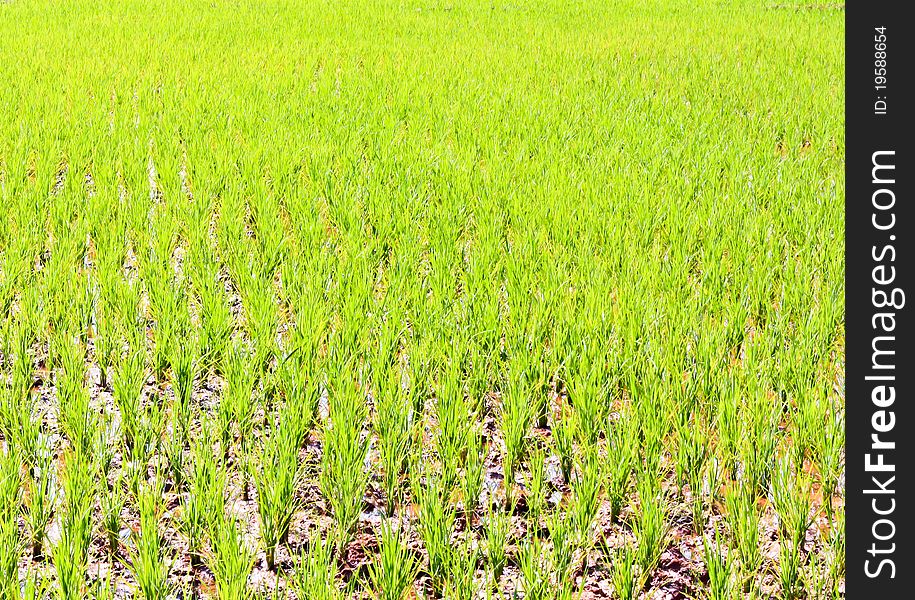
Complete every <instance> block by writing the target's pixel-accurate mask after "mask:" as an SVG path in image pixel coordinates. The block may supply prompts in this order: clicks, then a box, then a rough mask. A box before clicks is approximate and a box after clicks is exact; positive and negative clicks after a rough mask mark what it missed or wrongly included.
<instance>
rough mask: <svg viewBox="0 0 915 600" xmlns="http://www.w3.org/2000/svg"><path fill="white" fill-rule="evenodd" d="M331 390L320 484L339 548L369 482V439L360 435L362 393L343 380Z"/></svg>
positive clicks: (363, 415)
mask: <svg viewBox="0 0 915 600" xmlns="http://www.w3.org/2000/svg"><path fill="white" fill-rule="evenodd" d="M340 383H341V385H340V387H339V388H337V389H333V390H332V391H331V397H330V418H329V423H328V425H327V426H326V427H325V429H324V454H323V455H322V457H321V473H320V476H319V484H320V487H321V493H322V494H323V495H324V497H325V498H327V500H328V502H329V503H330V505H331V508H332V509H333V513H334V519H335V522H336V526H337V531H338V537H337V539H336V542H337V544H338V550H342V549H343V547H344V546H346V544H348V543H349V541H350V537H351V535H352V532H353V528H354V527H355V526H356V523H357V521H358V520H359V514H360V513H361V511H362V499H363V495H364V493H365V487H366V485H367V483H368V473H367V472H366V465H365V461H366V454H367V453H368V445H369V438H368V436H366V435H364V434H363V426H364V423H365V421H366V416H367V415H366V413H367V409H366V405H365V400H364V398H362V396H361V394H360V393H359V392H358V391H357V390H356V389H355V386H354V385H353V383H352V382H350V381H349V380H346V379H344V380H343V381H341V382H340Z"/></svg>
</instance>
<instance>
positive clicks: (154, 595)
mask: <svg viewBox="0 0 915 600" xmlns="http://www.w3.org/2000/svg"><path fill="white" fill-rule="evenodd" d="M161 498H162V490H161V489H157V487H156V484H153V485H150V486H145V487H143V488H142V489H141V490H140V494H139V497H138V499H137V505H138V508H139V512H140V528H139V531H138V532H136V533H135V535H134V540H133V541H134V547H133V548H132V549H131V551H130V558H129V562H130V570H131V572H132V573H133V576H134V579H136V582H137V590H138V591H139V592H140V595H141V597H143V598H145V599H146V600H164V599H165V598H167V597H168V595H169V593H170V591H171V586H170V584H169V581H168V575H169V570H170V567H169V562H168V561H169V559H168V557H167V556H166V550H165V548H164V547H163V542H162V535H161V533H160V522H161V519H162V514H161V512H162V507H161Z"/></svg>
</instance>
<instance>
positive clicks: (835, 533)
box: [828, 511, 846, 597]
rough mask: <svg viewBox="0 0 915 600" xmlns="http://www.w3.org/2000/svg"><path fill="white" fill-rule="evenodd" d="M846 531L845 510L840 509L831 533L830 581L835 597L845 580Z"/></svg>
mask: <svg viewBox="0 0 915 600" xmlns="http://www.w3.org/2000/svg"><path fill="white" fill-rule="evenodd" d="M845 531H846V530H845V511H839V512H838V513H836V519H835V522H834V523H833V525H832V529H831V531H830V535H829V559H828V560H829V563H828V566H829V571H828V583H829V586H830V588H831V590H832V592H833V597H838V596H839V592H840V590H841V587H842V583H844V581H845V557H846V546H845Z"/></svg>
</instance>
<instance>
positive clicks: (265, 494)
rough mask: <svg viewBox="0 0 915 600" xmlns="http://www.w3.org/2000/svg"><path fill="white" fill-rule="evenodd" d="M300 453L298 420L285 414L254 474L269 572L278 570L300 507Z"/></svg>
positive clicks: (270, 436) (266, 444)
mask: <svg viewBox="0 0 915 600" xmlns="http://www.w3.org/2000/svg"><path fill="white" fill-rule="evenodd" d="M298 451H299V438H298V436H297V435H296V426H295V420H294V418H292V417H290V416H285V415H283V416H281V417H280V419H279V422H278V423H277V424H276V425H275V426H274V427H273V429H272V431H271V432H270V434H269V437H267V439H266V441H265V442H264V447H263V449H262V450H261V452H260V456H261V457H262V458H261V464H260V468H259V469H258V470H257V471H256V472H255V475H254V484H255V486H256V488H257V507H258V516H259V517H260V524H261V538H262V539H263V542H264V547H265V550H266V557H267V568H268V569H270V570H273V569H274V567H275V557H276V547H277V545H278V544H280V543H282V542H285V541H286V539H287V536H288V534H289V525H290V522H291V521H292V515H293V513H294V512H295V511H296V509H297V508H298V506H299V501H298V500H296V499H295V496H294V495H295V489H296V485H297V484H298V483H299V481H300V480H301V477H302V468H301V465H300V464H299V460H298V459H299V456H298Z"/></svg>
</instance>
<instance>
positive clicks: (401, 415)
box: [375, 370, 412, 515]
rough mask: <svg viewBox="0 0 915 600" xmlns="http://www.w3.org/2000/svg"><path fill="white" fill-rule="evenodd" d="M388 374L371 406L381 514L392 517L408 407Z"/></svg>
mask: <svg viewBox="0 0 915 600" xmlns="http://www.w3.org/2000/svg"><path fill="white" fill-rule="evenodd" d="M399 379H400V377H399V376H395V375H394V372H393V370H392V372H391V374H390V375H388V377H387V380H386V381H385V382H384V384H383V385H382V387H381V388H380V390H379V394H378V397H377V399H376V405H375V411H376V412H375V429H376V431H377V433H378V453H379V458H380V459H381V468H382V469H383V480H382V482H383V488H384V494H385V503H386V506H385V512H386V513H387V514H388V515H393V514H394V510H395V507H396V506H397V505H398V504H399V503H400V501H401V494H402V489H401V481H402V477H403V475H404V473H405V471H406V468H407V463H408V458H409V455H410V442H411V440H412V435H411V433H412V432H411V423H410V421H411V417H412V415H411V412H410V409H411V403H410V399H409V397H408V396H407V394H406V393H404V392H403V391H402V390H401V386H400V381H399Z"/></svg>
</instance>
